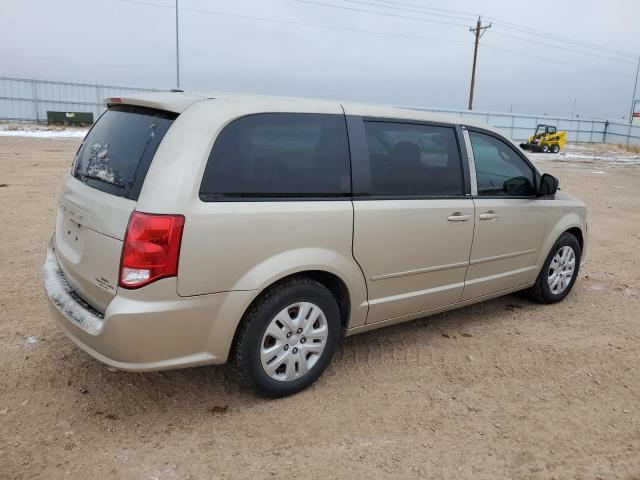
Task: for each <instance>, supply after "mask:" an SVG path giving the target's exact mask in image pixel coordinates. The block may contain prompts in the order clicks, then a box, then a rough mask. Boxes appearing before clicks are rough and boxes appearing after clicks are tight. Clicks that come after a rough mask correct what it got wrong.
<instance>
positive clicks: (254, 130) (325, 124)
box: [200, 113, 351, 200]
mask: <svg viewBox="0 0 640 480" xmlns="http://www.w3.org/2000/svg"><path fill="white" fill-rule="evenodd" d="M350 193H351V177H350V169H349V144H348V141H347V131H346V124H345V120H344V116H342V115H320V114H304V113H302V114H298V113H265V114H258V115H250V116H247V117H242V118H239V119H238V120H235V121H234V122H232V123H231V124H229V125H228V126H227V127H225V128H224V129H223V131H222V132H221V133H220V135H219V136H218V138H217V139H216V142H215V144H214V146H213V149H212V151H211V155H210V156H209V162H208V163H207V167H206V169H205V172H204V177H203V179H202V185H201V187H200V194H201V195H202V198H203V200H213V199H215V198H220V197H238V196H240V197H291V196H294V197H296V196H298V197H323V196H344V195H349V194H350Z"/></svg>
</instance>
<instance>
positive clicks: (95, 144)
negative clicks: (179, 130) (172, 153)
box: [73, 105, 177, 200]
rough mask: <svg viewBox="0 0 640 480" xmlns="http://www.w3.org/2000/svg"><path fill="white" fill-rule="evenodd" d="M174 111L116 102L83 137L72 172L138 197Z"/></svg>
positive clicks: (109, 190)
mask: <svg viewBox="0 0 640 480" xmlns="http://www.w3.org/2000/svg"><path fill="white" fill-rule="evenodd" d="M176 117H177V115H176V114H175V113H170V112H164V111H161V110H154V109H151V108H143V107H133V106H128V105H117V106H113V107H111V108H109V110H107V111H106V112H105V113H104V114H103V115H102V116H101V117H100V118H99V119H98V121H97V122H96V124H95V125H94V126H93V128H92V129H91V130H90V131H89V133H88V134H87V136H86V137H85V139H84V141H83V142H82V145H81V146H80V149H79V150H78V154H77V155H76V158H75V161H74V164H73V176H74V177H76V178H77V179H78V180H80V181H82V182H84V183H86V184H87V185H89V186H90V187H93V188H97V189H98V190H102V191H103V192H107V193H111V194H113V195H118V196H120V197H126V198H129V199H132V200H137V199H138V195H140V189H141V188H142V183H143V182H144V179H145V177H146V175H147V170H149V165H150V164H151V160H153V156H154V155H155V153H156V150H157V149H158V146H159V145H160V142H161V141H162V139H163V137H164V135H165V133H167V130H169V127H170V126H171V124H172V123H173V121H174V119H175V118H176Z"/></svg>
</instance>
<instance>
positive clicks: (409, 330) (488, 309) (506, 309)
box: [63, 294, 540, 418]
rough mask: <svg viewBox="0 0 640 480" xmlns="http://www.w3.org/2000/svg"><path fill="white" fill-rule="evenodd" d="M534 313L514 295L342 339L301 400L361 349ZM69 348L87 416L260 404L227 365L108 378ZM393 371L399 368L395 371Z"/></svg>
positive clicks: (438, 336)
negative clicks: (314, 383)
mask: <svg viewBox="0 0 640 480" xmlns="http://www.w3.org/2000/svg"><path fill="white" fill-rule="evenodd" d="M537 307H540V306H539V305H538V304H536V303H534V302H532V301H530V300H528V299H527V298H526V297H524V295H522V294H512V295H507V296H504V297H500V298H497V299H493V300H488V301H486V302H482V303H477V304H474V305H470V306H467V307H462V308H459V309H456V310H452V311H448V312H444V313H439V314H435V315H432V316H427V317H422V318H420V319H416V320H412V321H408V322H404V323H399V324H395V325H391V326H388V327H384V328H381V329H377V330H372V331H369V332H365V333H362V334H359V335H355V336H353V337H347V338H344V339H343V341H342V343H341V345H340V346H339V349H338V351H337V352H336V356H335V358H334V361H333V364H332V366H330V367H329V370H328V371H327V372H325V374H324V377H327V376H329V377H330V380H328V381H327V380H326V379H325V381H322V378H321V382H318V383H317V384H316V385H315V386H313V387H312V389H313V392H311V393H310V392H309V391H310V390H311V389H308V390H307V391H306V392H303V393H302V395H305V394H306V395H312V396H314V397H317V396H322V395H323V393H322V390H323V389H325V388H327V386H328V385H330V383H328V382H333V381H338V382H340V381H341V379H340V376H341V375H347V373H345V372H346V370H345V369H349V368H350V363H351V362H350V359H352V358H354V357H355V356H356V354H357V350H358V349H360V350H361V349H362V347H363V346H375V347H376V348H378V347H380V346H382V347H383V348H385V349H386V350H387V351H388V350H389V349H390V351H391V353H392V354H393V349H394V345H398V340H400V341H404V342H405V343H406V341H407V339H410V341H411V343H413V344H416V343H417V344H419V345H426V344H430V343H432V342H435V341H441V340H442V337H445V338H449V337H452V338H456V335H457V336H463V337H466V336H469V337H470V336H471V334H469V333H467V332H468V331H470V330H475V331H476V332H477V331H478V328H484V326H486V328H495V325H492V323H493V324H494V323H495V322H497V321H499V319H500V318H504V316H505V314H509V315H512V314H513V313H514V312H515V313H516V314H517V312H521V311H522V312H523V311H526V310H527V309H536V308H537ZM65 340H66V339H65ZM69 348H70V349H72V351H70V352H69V353H68V354H66V355H64V356H63V357H66V358H65V359H64V363H65V365H66V367H67V370H66V372H65V376H66V379H67V385H66V387H67V388H69V389H75V390H76V391H77V392H79V393H78V395H79V397H81V401H82V403H83V405H84V406H85V410H86V412H88V413H89V414H91V415H99V416H103V418H104V417H106V418H110V416H111V417H115V416H122V415H124V416H127V415H131V416H133V415H134V414H139V413H141V412H145V413H147V414H148V415H151V416H153V415H155V414H161V413H163V412H164V413H170V412H174V411H183V410H184V409H194V411H201V412H203V411H204V412H209V413H212V414H215V415H218V414H224V413H225V412H226V411H227V409H228V408H229V406H230V405H232V406H233V407H232V408H234V409H239V408H246V407H249V406H252V405H255V404H259V403H262V402H264V399H263V398H261V397H259V396H257V395H256V394H254V393H253V392H252V391H251V390H249V389H248V388H246V387H243V386H241V385H240V384H239V382H238V381H237V380H236V378H235V374H234V372H233V369H232V368H231V367H230V366H229V365H215V366H203V367H194V368H185V369H179V370H166V371H160V372H147V373H129V372H112V371H110V370H109V369H108V368H107V367H106V366H105V365H103V364H101V363H100V362H98V361H97V360H94V359H93V358H91V357H90V356H89V355H88V354H86V353H84V352H82V351H81V350H80V349H79V348H77V347H75V346H73V347H69ZM409 348H411V347H409ZM353 368H356V367H355V366H353ZM397 368H403V367H402V366H400V365H398V367H397ZM363 381H366V380H363ZM295 397H299V396H295ZM295 397H289V398H295ZM276 401H278V400H276ZM285 401H286V400H285ZM116 412H118V413H116Z"/></svg>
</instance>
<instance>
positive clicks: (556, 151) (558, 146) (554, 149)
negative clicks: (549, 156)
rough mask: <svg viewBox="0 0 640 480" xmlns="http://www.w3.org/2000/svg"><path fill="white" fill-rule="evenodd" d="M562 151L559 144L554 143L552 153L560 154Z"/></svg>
mask: <svg viewBox="0 0 640 480" xmlns="http://www.w3.org/2000/svg"><path fill="white" fill-rule="evenodd" d="M559 151H560V145H558V144H557V143H554V144H553V145H551V153H558V152H559Z"/></svg>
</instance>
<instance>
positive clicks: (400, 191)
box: [364, 121, 464, 197]
mask: <svg viewBox="0 0 640 480" xmlns="http://www.w3.org/2000/svg"><path fill="white" fill-rule="evenodd" d="M364 126H365V133H366V136H367V144H368V146H369V161H370V162H371V195H372V196H381V197H412V196H427V197H433V196H435V197H441V196H445V197H447V196H458V195H463V194H464V192H463V176H462V163H461V161H460V152H459V150H458V142H457V140H456V135H455V132H454V129H453V128H452V127H443V126H435V125H421V124H413V123H395V122H378V121H365V122H364Z"/></svg>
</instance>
